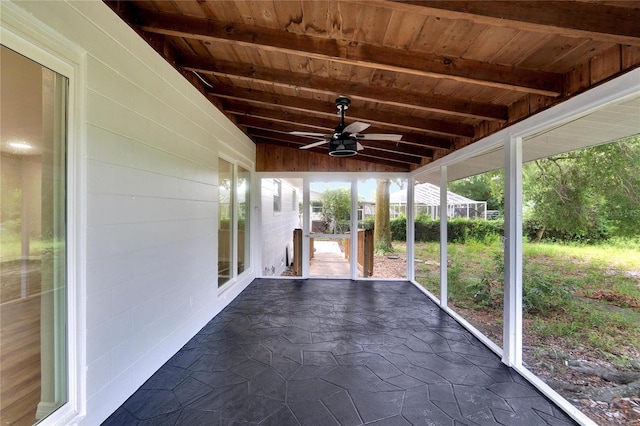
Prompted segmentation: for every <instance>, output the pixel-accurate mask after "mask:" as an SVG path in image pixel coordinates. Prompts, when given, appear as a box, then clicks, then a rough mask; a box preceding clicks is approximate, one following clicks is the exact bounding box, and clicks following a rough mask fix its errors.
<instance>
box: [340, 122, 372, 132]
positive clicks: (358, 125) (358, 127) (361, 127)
mask: <svg viewBox="0 0 640 426" xmlns="http://www.w3.org/2000/svg"><path fill="white" fill-rule="evenodd" d="M370 126H371V124H369V123H363V122H362V121H354V122H353V123H351V124H349V125H348V126H347V127H345V128H344V130H343V131H342V133H360V132H364V131H365V130H367V129H368V128H369V127H370Z"/></svg>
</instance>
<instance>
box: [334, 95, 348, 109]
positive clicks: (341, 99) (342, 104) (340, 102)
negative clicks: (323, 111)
mask: <svg viewBox="0 0 640 426" xmlns="http://www.w3.org/2000/svg"><path fill="white" fill-rule="evenodd" d="M350 106H351V99H349V98H347V97H346V96H338V99H336V107H338V111H340V112H344V110H345V109H347V108H349V107H350Z"/></svg>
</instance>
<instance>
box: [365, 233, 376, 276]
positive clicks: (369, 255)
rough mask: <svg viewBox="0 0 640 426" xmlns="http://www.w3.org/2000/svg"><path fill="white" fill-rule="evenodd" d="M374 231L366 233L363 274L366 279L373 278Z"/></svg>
mask: <svg viewBox="0 0 640 426" xmlns="http://www.w3.org/2000/svg"><path fill="white" fill-rule="evenodd" d="M373 248H374V246H373V230H372V229H367V230H365V231H364V250H363V253H364V261H363V274H364V276H365V277H371V276H373Z"/></svg>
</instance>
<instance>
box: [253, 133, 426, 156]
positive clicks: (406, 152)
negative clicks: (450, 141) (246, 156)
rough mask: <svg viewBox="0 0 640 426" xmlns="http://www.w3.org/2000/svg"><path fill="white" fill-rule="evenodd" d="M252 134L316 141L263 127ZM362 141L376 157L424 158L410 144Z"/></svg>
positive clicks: (299, 141)
mask: <svg viewBox="0 0 640 426" xmlns="http://www.w3.org/2000/svg"><path fill="white" fill-rule="evenodd" d="M250 134H251V137H253V138H256V139H266V140H276V141H286V142H289V143H292V144H296V145H297V146H298V147H301V146H304V145H307V144H309V143H313V142H314V140H313V139H309V138H305V137H300V136H295V135H290V134H287V133H280V132H273V131H268V130H261V129H254V130H252V131H251V133H250ZM316 140H317V139H316ZM360 143H361V144H362V146H364V148H365V150H366V152H365V153H366V154H369V155H371V156H374V157H376V156H380V157H383V158H389V159H391V160H394V161H400V162H402V163H407V164H420V162H421V160H422V156H420V155H416V154H414V152H413V147H412V146H410V145H403V146H402V147H398V146H396V145H395V144H392V143H389V142H384V141H361V142H360ZM321 147H324V151H325V152H326V151H327V146H326V145H321ZM391 148H395V149H391ZM430 151H431V155H429V156H427V157H428V158H433V150H430Z"/></svg>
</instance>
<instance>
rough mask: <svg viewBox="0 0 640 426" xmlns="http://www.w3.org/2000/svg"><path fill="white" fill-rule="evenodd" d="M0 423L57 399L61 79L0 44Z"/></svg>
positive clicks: (62, 398)
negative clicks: (0, 174)
mask: <svg viewBox="0 0 640 426" xmlns="http://www.w3.org/2000/svg"><path fill="white" fill-rule="evenodd" d="M0 49H1V56H2V61H1V62H0V67H1V72H0V76H1V79H0V80H1V88H0V94H1V104H2V116H1V117H2V118H1V123H0V129H1V131H2V133H1V136H2V145H1V157H0V160H1V166H0V170H1V173H2V176H1V179H0V183H1V187H0V188H1V189H0V200H1V201H0V206H1V214H0V282H1V283H2V285H1V286H0V377H1V378H2V381H1V382H0V383H1V388H0V394H1V397H0V422H1V423H2V424H33V423H36V422H37V421H39V420H41V419H43V418H44V417H46V416H48V415H49V414H51V413H52V412H53V411H55V410H56V409H58V408H59V407H60V406H62V405H63V404H64V403H66V402H67V400H68V396H67V380H68V379H67V376H68V375H67V335H66V319H67V277H66V192H65V188H66V180H65V179H66V163H65V154H66V93H67V79H66V78H64V77H62V76H60V75H58V74H56V73H55V72H53V71H51V70H48V69H46V68H43V67H42V66H40V65H39V64H37V63H35V62H32V61H31V60H29V59H26V58H24V57H22V56H20V55H18V54H17V53H15V52H13V51H11V50H9V49H7V48H5V47H0Z"/></svg>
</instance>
